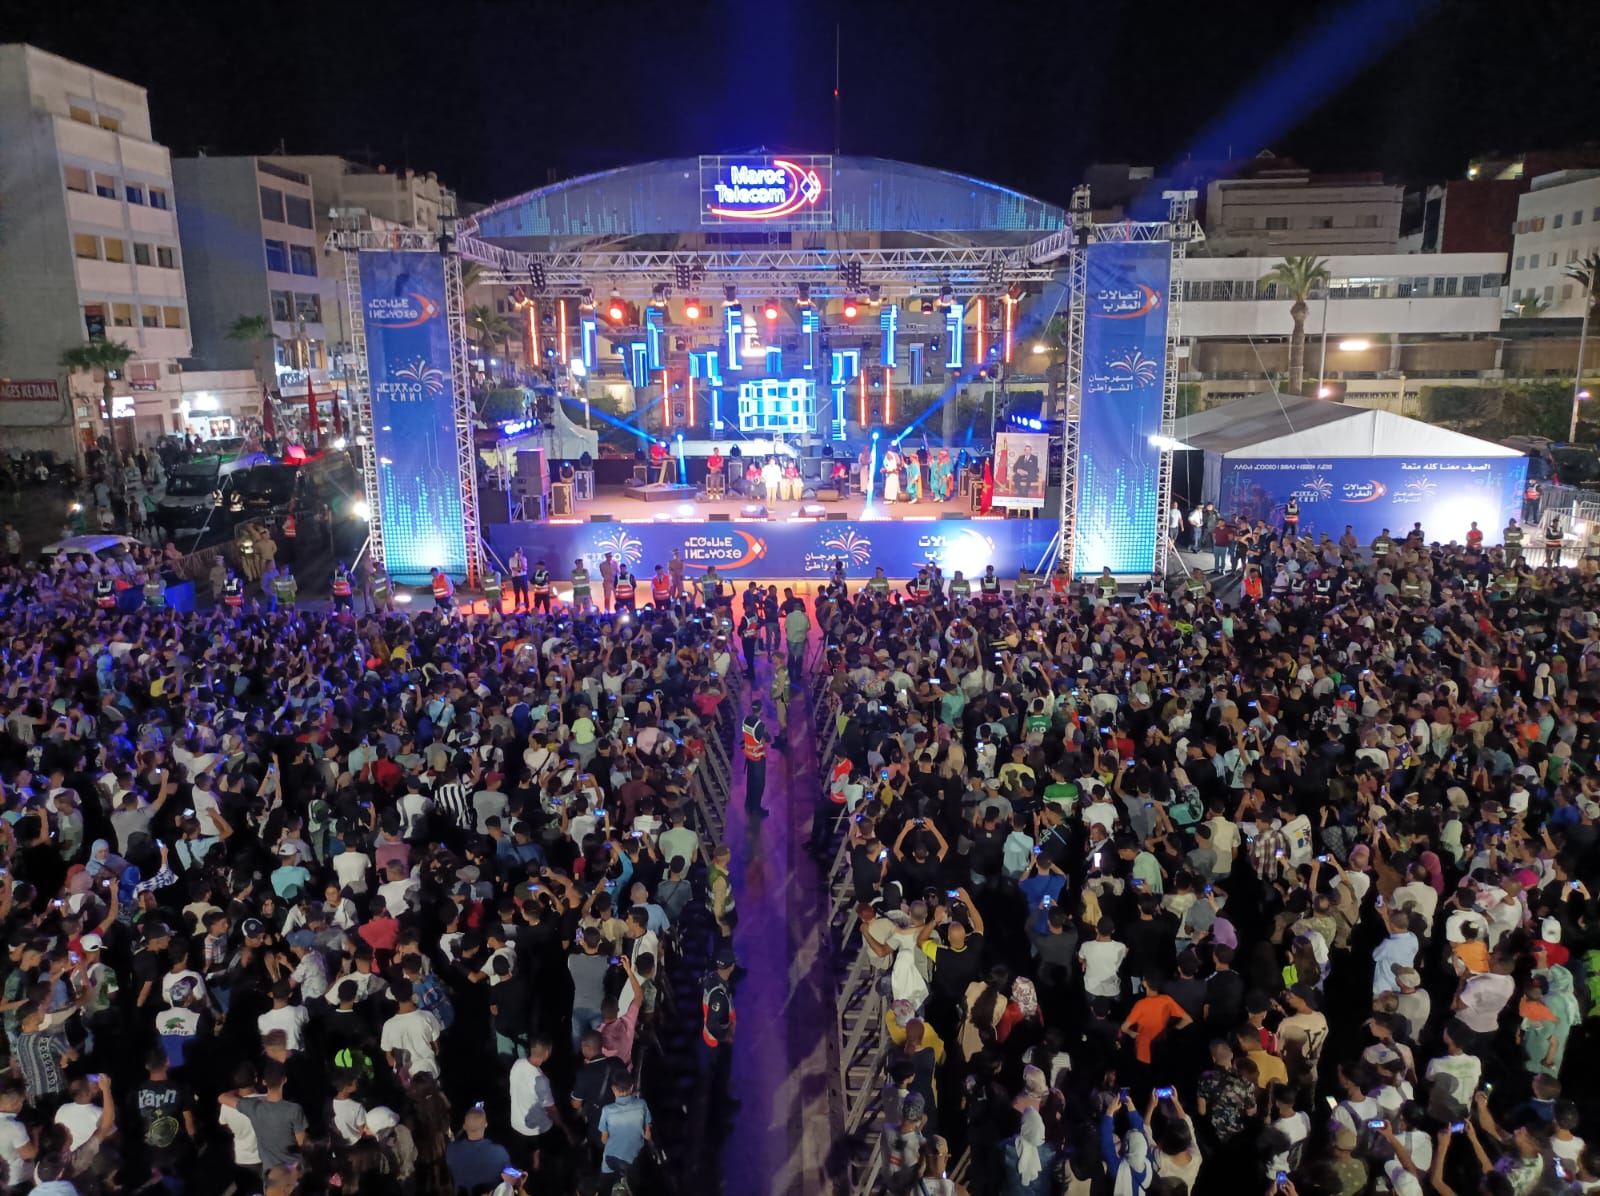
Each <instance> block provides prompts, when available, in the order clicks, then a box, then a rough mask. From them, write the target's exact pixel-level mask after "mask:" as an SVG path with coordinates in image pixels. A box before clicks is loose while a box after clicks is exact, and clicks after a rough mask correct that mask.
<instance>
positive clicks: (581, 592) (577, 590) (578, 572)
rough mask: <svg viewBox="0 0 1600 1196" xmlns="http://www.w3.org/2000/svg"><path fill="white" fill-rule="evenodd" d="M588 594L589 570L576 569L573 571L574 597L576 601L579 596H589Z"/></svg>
mask: <svg viewBox="0 0 1600 1196" xmlns="http://www.w3.org/2000/svg"><path fill="white" fill-rule="evenodd" d="M588 596H589V571H588V570H587V569H574V570H573V571H572V597H573V600H574V601H576V600H577V599H579V598H587V597H588Z"/></svg>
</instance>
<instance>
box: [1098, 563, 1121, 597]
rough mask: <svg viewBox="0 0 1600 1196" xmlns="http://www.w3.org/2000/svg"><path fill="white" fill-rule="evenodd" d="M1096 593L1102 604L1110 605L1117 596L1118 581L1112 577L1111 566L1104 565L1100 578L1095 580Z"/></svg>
mask: <svg viewBox="0 0 1600 1196" xmlns="http://www.w3.org/2000/svg"><path fill="white" fill-rule="evenodd" d="M1094 592H1095V594H1097V595H1098V596H1099V598H1100V601H1101V602H1104V603H1107V604H1109V603H1110V602H1111V600H1112V599H1113V598H1115V597H1116V596H1117V579H1116V578H1115V577H1112V576H1111V566H1110V565H1103V566H1102V567H1101V569H1100V576H1099V577H1097V578H1095V579H1094Z"/></svg>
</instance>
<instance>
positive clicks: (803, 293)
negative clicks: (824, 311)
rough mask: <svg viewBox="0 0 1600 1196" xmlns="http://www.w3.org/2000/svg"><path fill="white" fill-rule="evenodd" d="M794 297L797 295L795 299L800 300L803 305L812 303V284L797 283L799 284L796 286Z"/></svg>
mask: <svg viewBox="0 0 1600 1196" xmlns="http://www.w3.org/2000/svg"><path fill="white" fill-rule="evenodd" d="M794 295H795V298H796V299H797V300H799V301H800V302H801V303H810V302H811V284H810V283H809V282H797V283H795V284H794Z"/></svg>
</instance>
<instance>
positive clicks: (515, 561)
mask: <svg viewBox="0 0 1600 1196" xmlns="http://www.w3.org/2000/svg"><path fill="white" fill-rule="evenodd" d="M510 564H511V600H512V602H513V603H515V605H516V608H517V609H518V610H524V609H526V608H527V605H528V557H527V554H526V553H524V552H523V551H522V549H520V548H519V549H517V550H516V551H515V552H513V553H512V554H511V562H510Z"/></svg>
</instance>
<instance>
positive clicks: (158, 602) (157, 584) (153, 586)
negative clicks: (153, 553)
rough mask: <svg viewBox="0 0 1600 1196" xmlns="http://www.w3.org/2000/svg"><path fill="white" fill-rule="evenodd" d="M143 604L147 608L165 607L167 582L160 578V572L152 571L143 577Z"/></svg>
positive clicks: (158, 608)
mask: <svg viewBox="0 0 1600 1196" xmlns="http://www.w3.org/2000/svg"><path fill="white" fill-rule="evenodd" d="M144 604H145V607H146V608H147V609H149V610H165V609H166V608H167V583H166V582H164V581H162V580H161V574H160V573H152V574H151V575H150V576H149V577H147V578H145V579H144Z"/></svg>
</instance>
